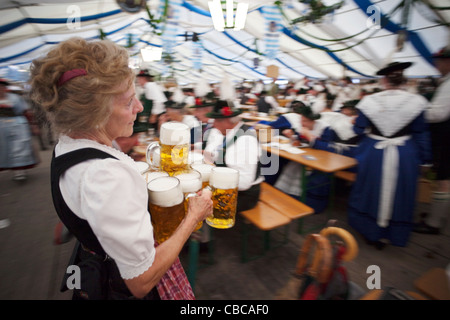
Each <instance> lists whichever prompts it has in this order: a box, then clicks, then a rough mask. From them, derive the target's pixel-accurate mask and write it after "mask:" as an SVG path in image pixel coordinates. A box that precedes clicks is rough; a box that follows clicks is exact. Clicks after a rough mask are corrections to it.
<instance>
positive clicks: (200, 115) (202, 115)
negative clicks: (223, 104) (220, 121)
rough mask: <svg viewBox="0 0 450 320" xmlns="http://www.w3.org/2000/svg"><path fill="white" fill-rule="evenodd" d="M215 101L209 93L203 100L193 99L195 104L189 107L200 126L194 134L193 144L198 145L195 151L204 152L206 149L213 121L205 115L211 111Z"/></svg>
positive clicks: (199, 98)
mask: <svg viewBox="0 0 450 320" xmlns="http://www.w3.org/2000/svg"><path fill="white" fill-rule="evenodd" d="M216 100H217V99H216V98H215V97H214V94H212V93H211V94H208V95H206V96H205V97H203V98H201V97H197V98H196V99H195V104H194V105H193V106H190V107H189V108H190V110H191V112H192V115H193V116H194V117H195V118H196V119H197V120H198V121H199V122H200V124H201V130H198V131H197V132H195V133H194V134H197V136H196V137H195V138H194V143H195V144H198V145H196V147H195V149H196V150H204V149H205V147H206V142H207V140H208V135H209V133H210V130H211V129H212V128H213V127H214V119H211V118H208V116H207V114H208V113H210V112H211V111H212V110H213V107H214V105H215V103H216Z"/></svg>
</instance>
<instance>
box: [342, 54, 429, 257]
mask: <svg viewBox="0 0 450 320" xmlns="http://www.w3.org/2000/svg"><path fill="white" fill-rule="evenodd" d="M411 64H412V63H410V62H393V63H390V64H389V65H387V66H386V67H384V68H382V69H381V70H379V71H378V72H377V75H381V76H383V79H382V81H383V82H384V86H385V88H386V90H384V91H382V92H379V93H375V94H372V95H368V96H365V97H364V98H363V99H362V100H361V101H360V102H359V103H358V104H357V106H356V107H357V108H358V110H359V115H358V118H357V119H356V121H355V127H354V130H355V132H356V133H357V134H358V135H361V136H362V139H361V141H360V143H359V145H358V148H357V150H356V152H355V158H356V160H357V161H358V170H357V172H358V174H357V177H356V181H355V183H354V185H353V188H352V192H351V194H350V198H349V212H348V222H349V224H350V226H351V227H353V228H354V229H355V230H356V231H358V232H360V233H361V234H362V235H363V236H364V237H365V238H366V240H367V242H368V243H370V244H373V245H375V246H376V247H377V248H378V249H381V248H383V247H384V246H385V245H386V244H387V242H388V243H389V242H390V243H391V244H392V245H395V246H406V245H407V243H408V240H409V236H410V233H411V231H412V229H413V218H414V217H413V215H414V207H415V204H416V189H417V180H418V177H419V172H420V170H419V169H420V165H422V164H426V163H429V161H431V152H430V140H429V131H428V126H427V124H426V122H425V118H424V113H425V108H426V106H427V100H426V99H425V98H424V97H422V96H420V95H417V94H413V93H410V92H407V91H405V90H404V89H403V88H404V83H405V78H404V75H403V71H404V70H405V69H406V68H408V67H410V66H411ZM386 241H387V242H386Z"/></svg>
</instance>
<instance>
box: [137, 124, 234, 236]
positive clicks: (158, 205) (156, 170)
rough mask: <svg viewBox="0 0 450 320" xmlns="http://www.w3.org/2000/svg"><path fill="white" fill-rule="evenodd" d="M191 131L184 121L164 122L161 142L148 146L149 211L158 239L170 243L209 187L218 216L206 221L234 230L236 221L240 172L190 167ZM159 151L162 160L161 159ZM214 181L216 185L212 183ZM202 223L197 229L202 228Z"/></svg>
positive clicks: (196, 165) (209, 223) (206, 165)
mask: <svg viewBox="0 0 450 320" xmlns="http://www.w3.org/2000/svg"><path fill="white" fill-rule="evenodd" d="M190 141H191V137H190V129H189V127H188V126H187V125H185V124H183V123H181V122H175V121H170V122H166V123H163V124H162V126H161V129H160V141H159V142H156V141H155V142H152V143H150V144H149V145H148V147H147V152H146V160H147V162H148V164H149V170H148V171H147V172H144V173H143V175H144V176H145V177H146V179H147V182H148V191H149V210H150V214H151V219H152V224H153V228H154V234H155V240H156V241H157V242H158V243H162V242H164V241H166V240H167V239H168V238H169V237H170V236H171V235H172V234H173V232H174V231H175V230H176V229H177V227H178V225H179V224H180V222H181V221H182V220H183V218H184V216H185V215H186V213H187V210H188V203H189V199H190V198H191V197H195V196H197V192H198V191H200V190H201V189H203V188H205V187H209V188H211V190H212V193H213V196H212V200H213V204H214V213H213V216H211V217H210V218H208V219H207V220H206V222H207V224H208V225H210V226H212V227H215V228H221V229H226V228H231V227H232V226H233V225H234V222H235V216H236V202H237V186H238V182H239V171H237V170H234V169H231V168H226V167H220V168H216V167H214V166H213V165H209V164H206V163H194V164H192V166H191V165H190V164H189V152H190ZM158 151H159V157H158ZM211 182H213V183H211ZM202 225H203V222H200V223H199V224H198V226H197V228H196V230H198V229H200V228H201V227H202Z"/></svg>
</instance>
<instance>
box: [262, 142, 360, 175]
mask: <svg viewBox="0 0 450 320" xmlns="http://www.w3.org/2000/svg"><path fill="white" fill-rule="evenodd" d="M262 148H263V149H264V150H266V151H268V152H270V153H273V154H278V155H279V156H280V157H283V158H285V159H288V160H291V161H295V162H298V163H300V164H302V165H303V166H306V167H310V168H312V169H314V170H319V171H322V172H326V173H334V172H336V171H340V170H345V169H349V168H352V167H354V166H356V165H357V164H358V163H357V161H356V160H355V159H354V158H350V157H346V156H343V155H340V154H337V153H333V152H328V151H324V150H318V149H313V148H302V150H303V151H305V152H304V153H301V154H292V153H289V152H287V151H284V150H280V149H278V148H271V147H267V146H264V145H263V146H262ZM305 156H313V157H315V158H316V160H309V159H307V157H305Z"/></svg>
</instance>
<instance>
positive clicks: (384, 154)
mask: <svg viewBox="0 0 450 320" xmlns="http://www.w3.org/2000/svg"><path fill="white" fill-rule="evenodd" d="M449 59H450V50H448V49H443V50H442V51H440V52H438V53H436V54H435V55H434V56H433V61H434V62H435V66H436V68H437V69H438V70H439V71H440V72H441V74H442V78H441V79H439V80H438V79H435V78H427V79H420V80H418V79H415V80H408V79H406V78H405V76H404V70H405V69H407V68H408V67H409V66H411V63H409V62H394V63H391V64H389V65H387V66H385V67H384V68H382V69H380V70H379V71H378V73H377V75H379V76H380V78H378V79H377V80H361V82H360V83H353V82H352V81H351V79H349V78H345V79H341V80H311V79H307V78H304V79H302V80H299V81H295V82H294V81H292V82H289V83H287V84H286V85H284V86H280V87H278V88H276V83H275V79H274V81H273V82H272V83H270V84H264V83H263V82H262V81H258V82H242V83H240V84H238V85H236V86H233V87H232V88H224V87H223V86H222V84H220V83H217V84H207V83H204V82H202V83H199V84H197V85H196V86H194V87H189V88H180V87H178V86H176V85H170V86H164V85H163V84H162V83H160V82H158V81H156V76H155V75H153V74H151V72H149V71H148V70H141V71H140V72H139V73H137V74H135V73H134V72H133V70H132V69H130V68H129V67H128V54H127V52H126V50H125V49H124V48H121V47H120V46H118V45H115V44H113V43H112V42H109V41H95V42H87V41H85V40H82V39H80V38H73V39H70V40H67V41H64V42H62V43H61V44H59V45H58V46H56V47H55V48H54V49H53V50H51V51H50V52H49V53H48V54H47V55H46V56H44V57H42V58H40V59H37V60H35V61H33V63H32V66H31V69H30V72H31V79H30V86H31V90H30V93H29V97H30V100H29V103H30V104H32V105H35V106H39V108H40V109H41V110H43V111H44V115H45V119H47V120H48V121H49V122H50V123H51V129H52V130H54V132H55V133H56V134H57V135H58V142H57V144H56V146H55V148H54V152H53V158H52V165H51V179H52V180H51V186H52V195H53V202H54V206H55V209H56V212H57V214H58V216H59V218H60V219H61V221H62V222H63V223H64V225H65V226H66V227H67V229H68V230H69V232H70V233H71V234H73V235H74V236H75V237H76V238H77V240H78V241H79V242H80V243H81V247H78V248H77V255H76V257H77V259H78V260H79V261H81V262H84V263H94V262H93V261H97V263H98V261H99V260H98V258H99V257H100V261H103V262H106V267H101V270H103V271H102V272H106V274H107V277H108V279H109V281H106V282H101V283H100V287H101V290H100V291H101V294H100V295H99V296H97V297H100V298H115V299H129V298H141V299H192V298H194V296H193V292H192V289H191V288H190V285H189V283H188V281H187V278H186V275H185V274H184V270H183V268H182V267H181V264H180V262H179V258H178V255H179V253H180V251H181V250H182V248H183V246H184V244H185V242H186V241H187V240H188V239H189V237H190V235H191V234H192V232H193V231H194V229H195V227H196V226H197V223H198V222H200V221H203V220H204V219H205V218H206V217H207V216H209V215H210V214H211V212H212V201H211V192H210V191H209V190H206V189H205V190H203V191H201V192H200V193H199V197H195V198H193V201H190V202H189V209H188V214H187V215H186V217H185V219H184V220H183V222H182V223H181V224H180V226H179V228H178V229H177V231H176V232H175V233H174V234H173V235H172V236H171V237H170V238H169V240H167V241H165V242H164V243H162V244H158V243H156V242H155V241H154V238H153V228H152V225H151V221H150V219H149V211H148V202H147V197H148V195H147V187H146V185H145V180H143V178H142V176H141V174H140V171H139V168H138V167H137V165H136V162H135V160H137V159H136V158H134V159H133V157H134V156H135V155H134V154H133V150H134V148H133V147H134V146H136V145H138V144H139V143H140V139H139V136H140V135H142V134H145V135H148V134H150V135H154V136H158V134H159V128H160V127H161V124H162V123H164V122H167V121H177V122H181V123H184V124H186V125H187V126H188V127H189V128H190V130H191V146H192V151H193V152H199V153H201V154H202V155H203V158H204V160H205V161H207V162H210V163H214V164H215V165H216V166H227V167H230V168H233V169H236V170H238V171H239V177H240V179H239V186H238V191H239V193H238V204H237V208H238V209H237V211H243V210H247V209H250V208H252V207H254V206H255V205H256V204H257V202H258V199H259V196H260V184H261V182H263V181H266V182H268V183H271V184H272V185H274V186H275V187H276V188H278V189H280V190H282V191H284V192H285V193H287V194H289V195H291V196H293V197H300V195H302V193H303V192H306V204H308V205H310V206H311V207H313V208H314V210H315V212H316V213H320V212H322V211H324V210H325V209H326V207H327V201H328V198H329V192H330V187H329V185H327V184H324V182H326V181H327V179H328V178H329V177H327V176H326V175H323V174H319V173H318V172H315V171H314V170H313V171H311V172H309V179H308V185H307V188H308V191H306V190H301V184H300V179H301V177H300V171H301V170H300V168H299V166H300V164H298V163H295V162H290V161H288V160H283V161H280V167H279V170H278V172H277V173H276V174H274V175H272V176H264V175H263V174H262V170H261V169H262V167H263V166H264V161H262V157H263V152H262V149H261V145H260V142H259V140H258V135H257V131H256V130H255V128H254V127H253V126H251V125H248V124H246V123H245V122H244V121H243V120H242V118H241V117H240V115H241V114H242V112H243V109H244V108H246V109H247V108H253V110H255V111H257V112H258V114H259V115H269V114H270V115H277V118H276V120H274V121H261V122H260V123H262V124H265V125H269V126H271V127H272V128H274V129H278V130H279V133H280V135H283V136H285V137H287V138H289V139H290V141H291V143H292V145H294V146H295V145H302V144H307V145H308V146H309V147H311V148H316V149H321V150H326V151H329V152H334V153H339V154H343V155H346V156H349V157H353V158H355V159H356V160H357V162H358V165H357V167H355V168H351V169H349V170H351V171H353V172H354V173H356V181H355V182H354V183H353V187H352V189H351V192H350V194H349V202H348V222H349V224H350V225H351V226H352V227H353V228H354V229H355V230H356V231H358V232H360V233H361V234H362V235H363V236H364V237H365V239H366V240H367V242H368V243H370V244H373V245H374V246H376V247H377V248H379V249H381V248H383V247H384V246H385V245H386V244H387V243H389V244H391V245H396V246H406V245H407V243H408V239H409V237H410V234H411V232H413V231H416V232H422V233H430V234H437V233H439V232H440V231H441V230H442V229H443V227H444V226H445V223H446V220H447V219H448V217H447V216H448V212H450V205H449V204H450V183H449V180H450V177H449V165H448V164H449V163H450V162H449V154H448V148H446V147H445V141H447V139H448V138H449V132H450V129H449V128H450V126H449V121H450V104H449V101H450V100H449V99H447V98H448V95H449V92H450V90H449V89H450V88H449V85H450V79H449V77H450V68H449V65H450V63H449V61H450V60H449ZM111 74H114V75H116V76H115V77H111V76H110V75H111ZM8 85H9V83H8V81H7V80H4V79H2V80H1V81H0V89H1V90H0V106H1V108H0V112H1V114H0V124H1V126H0V130H1V131H0V142H1V148H2V153H1V157H0V164H1V167H0V169H2V170H4V169H16V170H18V169H20V170H23V169H26V168H30V167H33V166H35V165H37V164H38V163H39V160H38V158H37V157H36V152H35V150H34V149H33V148H32V146H31V143H30V141H31V136H32V133H31V130H30V128H31V127H30V123H31V120H30V117H29V118H28V119H27V118H26V117H25V116H26V114H27V113H26V110H29V109H30V108H29V107H28V106H27V103H26V102H25V99H23V98H22V97H20V96H19V95H13V94H12V93H10V92H7V90H6V88H7V86H8ZM275 89H276V90H275ZM230 92H232V94H231V95H230V94H229V93H230ZM225 93H227V94H225ZM279 101H284V103H283V105H280V104H279ZM19 127H20V128H19ZM12 133H14V135H12ZM11 136H14V137H17V139H16V138H14V139H11V138H10V137H11ZM19 144H20V146H21V147H20V150H21V152H22V154H20V157H19V153H17V156H16V151H15V150H17V149H18V147H17V146H19ZM13 155H14V159H13ZM19 159H20V160H19ZM426 170H428V171H432V172H433V173H434V174H435V179H436V181H437V189H436V190H433V197H432V203H431V211H430V212H429V214H428V215H427V216H426V217H425V218H424V220H422V221H420V222H419V223H417V224H415V223H414V221H415V217H414V208H415V204H416V190H417V181H418V178H419V175H420V174H421V173H422V172H423V171H426ZM15 179H18V178H17V177H15ZM19 179H21V178H19ZM318 185H321V187H319V188H311V187H313V186H318ZM322 185H323V186H322ZM204 228H207V226H204ZM105 270H107V271H105ZM90 277H94V278H95V277H96V276H95V275H90ZM88 280H89V281H92V278H90V279H88ZM94 289H96V288H94ZM94 291H95V290H94ZM74 298H75V299H85V298H95V296H94V297H92V296H91V297H86V294H85V292H84V293H83V292H82V291H74Z"/></svg>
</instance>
